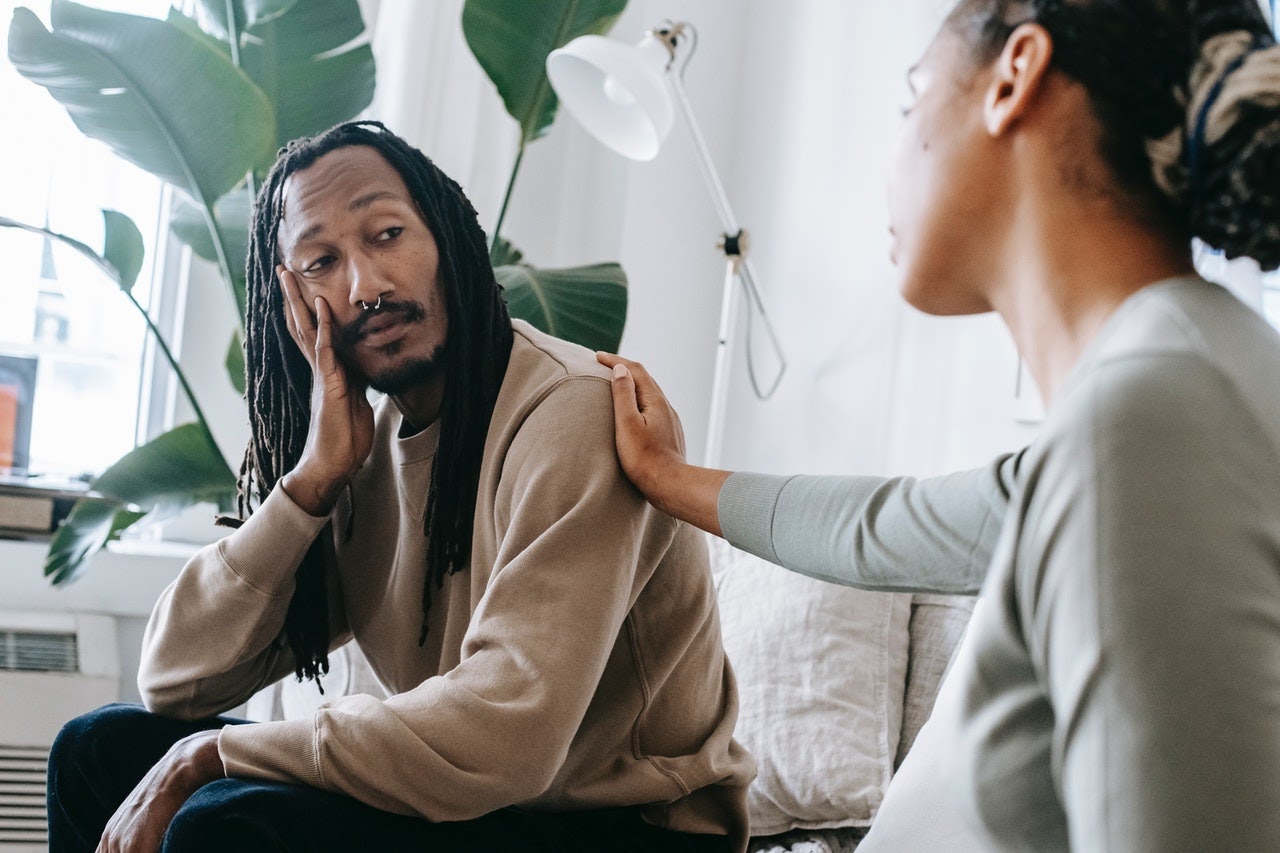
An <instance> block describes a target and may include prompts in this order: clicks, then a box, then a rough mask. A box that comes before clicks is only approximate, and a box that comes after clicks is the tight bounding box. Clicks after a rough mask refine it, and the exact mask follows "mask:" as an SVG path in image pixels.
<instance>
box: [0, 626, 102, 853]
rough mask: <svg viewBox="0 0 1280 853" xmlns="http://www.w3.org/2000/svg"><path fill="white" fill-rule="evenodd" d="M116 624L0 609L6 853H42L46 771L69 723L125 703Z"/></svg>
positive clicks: (0, 783) (0, 799)
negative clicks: (110, 704)
mask: <svg viewBox="0 0 1280 853" xmlns="http://www.w3.org/2000/svg"><path fill="white" fill-rule="evenodd" d="M119 679H120V663H119V654H118V649H117V646H116V623H115V619H113V618H111V617H109V616H99V615H96V614H88V613H31V612H23V611H3V610H0V853H18V851H23V853H26V851H37V850H40V851H43V850H45V849H46V848H47V845H48V833H47V828H46V819H45V805H44V786H45V768H46V766H47V764H48V760H49V746H50V744H52V743H53V739H54V737H55V736H56V735H57V734H58V730H59V729H60V728H61V727H62V724H63V723H65V722H66V721H68V720H70V719H71V718H72V717H76V716H78V715H80V714H83V713H84V712H86V711H91V710H93V709H94V708H97V707H99V706H101V705H105V704H107V703H108V702H114V701H116V700H117V699H118V698H119V693H120V686H119Z"/></svg>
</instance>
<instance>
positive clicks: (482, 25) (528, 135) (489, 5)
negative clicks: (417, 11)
mask: <svg viewBox="0 0 1280 853" xmlns="http://www.w3.org/2000/svg"><path fill="white" fill-rule="evenodd" d="M626 5H627V0H467V3H466V5H465V6H463V8H462V31H463V33H464V34H465V35H466V37H467V44H469V45H470V46H471V52H472V53H474V54H475V55H476V59H478V60H479V61H480V66H481V67H482V68H484V71H485V73H486V74H488V75H489V79H490V80H492V81H493V82H494V85H496V86H497V87H498V94H499V95H501V96H502V102H503V104H505V105H506V107H507V112H509V113H511V116H512V117H513V118H514V119H515V120H516V121H518V122H519V123H520V138H521V142H523V143H529V142H532V141H533V140H535V139H537V138H538V137H540V136H542V135H543V134H544V133H546V132H547V129H548V128H549V127H550V126H551V123H552V122H553V121H555V117H556V107H557V106H558V101H557V100H556V95H555V92H554V91H552V89H551V84H550V83H549V82H548V81H547V69H546V62H547V54H549V53H551V51H553V50H555V49H556V48H558V47H563V46H564V45H566V44H568V43H569V42H570V41H572V40H573V39H575V38H577V37H578V36H582V35H588V34H595V35H603V34H604V33H606V32H608V31H609V29H610V28H611V27H612V26H613V24H614V22H615V21H617V19H618V16H619V15H621V14H622V10H623V9H624V8H625V7H626Z"/></svg>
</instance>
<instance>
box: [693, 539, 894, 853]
mask: <svg viewBox="0 0 1280 853" xmlns="http://www.w3.org/2000/svg"><path fill="white" fill-rule="evenodd" d="M711 565H712V572H713V573H714V575H715V579H716V588H717V594H718V598H719V602H720V619H721V626H722V632H723V635H724V645H725V650H726V651H727V652H728V655H729V659H730V661H731V662H732V664H733V668H734V671H735V673H736V674H737V679H738V690H739V693H740V696H741V710H740V714H739V718H738V727H737V731H736V737H737V739H738V740H739V741H740V742H741V743H742V744H743V746H745V747H746V748H747V749H748V750H749V751H750V752H751V754H752V755H754V756H755V759H756V762H757V765H758V775H757V776H756V779H755V781H754V782H753V783H752V785H751V789H750V791H749V792H748V807H749V809H750V813H751V833H752V835H774V834H777V833H781V832H786V831H789V830H792V829H828V828H834V827H843V826H868V825H870V823H871V819H872V818H873V817H874V816H875V813H876V810H877V809H878V808H879V806H880V803H881V801H882V799H883V798H884V791H885V788H886V787H887V786H888V784H889V779H890V777H891V776H892V775H893V764H894V757H895V755H896V752H897V748H898V738H899V734H900V732H901V727H902V707H903V704H902V703H903V694H904V690H905V683H906V669H907V644H908V622H909V619H910V613H911V596H910V595H909V594H905V593H876V592H866V591H864V590H858V589H853V588H851V587H841V586H836V585H833V584H830V583H825V582H822V581H816V580H813V579H811V578H807V577H804V576H802V575H798V574H793V573H792V572H788V571H786V570H785V569H781V568H779V567H777V566H774V565H772V564H771V563H768V562H766V561H764V560H762V559H760V558H758V557H755V556H752V555H750V554H747V553H745V552H743V551H739V550H737V549H736V548H733V547H732V546H731V545H729V544H728V543H726V542H724V541H723V540H721V539H718V538H713V539H712V541H711Z"/></svg>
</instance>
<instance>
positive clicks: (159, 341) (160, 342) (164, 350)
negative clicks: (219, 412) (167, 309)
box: [122, 288, 218, 447]
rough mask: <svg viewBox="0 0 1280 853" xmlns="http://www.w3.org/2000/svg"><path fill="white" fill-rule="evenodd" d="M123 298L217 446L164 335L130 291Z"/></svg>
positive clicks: (201, 424)
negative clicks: (125, 297)
mask: <svg viewBox="0 0 1280 853" xmlns="http://www.w3.org/2000/svg"><path fill="white" fill-rule="evenodd" d="M122 291H123V293H124V295H125V296H127V297H129V301H130V302H132V303H133V307H134V308H137V309H138V313H139V314H141V315H142V320H143V322H145V323H146V324H147V328H148V329H149V330H150V331H151V334H152V335H153V336H154V337H155V339H156V346H158V347H159V348H160V352H161V354H163V355H164V360H165V361H167V362H169V367H170V368H172V369H173V374H174V376H176V377H178V384H179V385H181V386H182V393H184V394H186V396H187V402H188V403H190V404H191V411H192V412H193V413H194V414H195V416H196V420H197V421H199V423H200V427H201V429H203V430H204V434H205V436H206V437H207V438H208V439H209V443H210V444H212V445H213V446H214V447H217V446H218V444H217V442H216V441H214V440H213V432H212V430H210V429H209V420H208V418H206V417H205V415H204V410H203V409H201V408H200V403H199V402H197V401H196V392H195V391H193V390H192V388H191V384H190V383H189V382H187V375H186V374H185V373H183V372H182V368H181V367H179V366H178V360H177V359H176V358H174V355H173V351H172V350H170V349H169V344H167V343H166V342H165V339H164V335H162V334H160V330H159V329H158V328H157V327H156V324H155V322H154V321H153V320H152V319H151V315H150V314H149V313H148V312H147V309H146V308H143V307H142V303H140V302H138V300H137V299H136V298H135V297H134V295H133V292H132V291H128V290H123V288H122Z"/></svg>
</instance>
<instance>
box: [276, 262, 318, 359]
mask: <svg viewBox="0 0 1280 853" xmlns="http://www.w3.org/2000/svg"><path fill="white" fill-rule="evenodd" d="M276 274H277V275H278V276H279V278H280V290H281V292H282V293H283V294H284V301H285V324H286V325H287V326H288V328H289V334H290V336H291V337H292V338H293V342H294V343H295V344H297V345H298V349H300V350H302V352H303V354H304V355H306V356H307V360H308V361H311V353H312V351H313V350H314V348H315V339H316V324H315V321H314V320H312V318H311V312H310V311H308V310H307V306H306V303H305V302H304V301H303V299H302V291H301V290H300V289H299V288H298V280H297V279H296V278H294V275H293V273H292V272H290V271H289V270H287V269H285V268H284V267H283V266H280V267H276ZM313 366H314V365H313Z"/></svg>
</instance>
